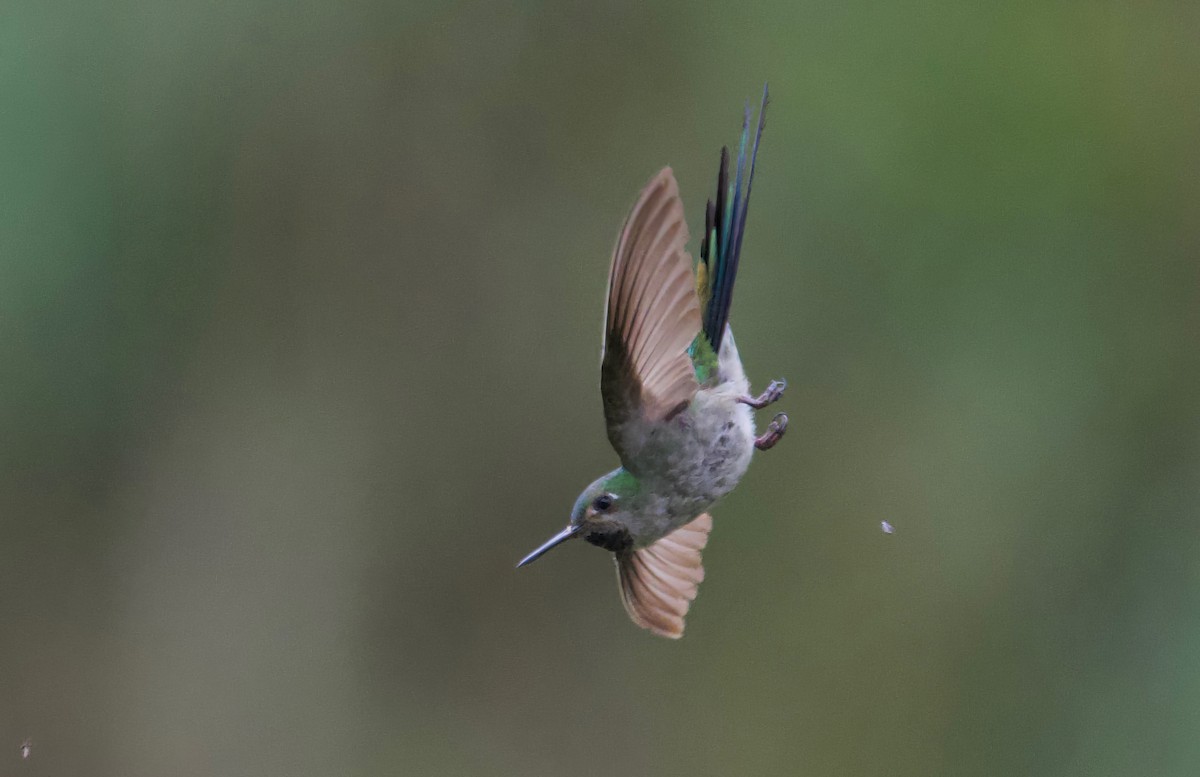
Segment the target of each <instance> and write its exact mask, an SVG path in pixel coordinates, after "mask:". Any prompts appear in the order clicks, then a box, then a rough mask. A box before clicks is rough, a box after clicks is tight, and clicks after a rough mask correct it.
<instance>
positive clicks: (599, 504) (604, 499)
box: [592, 494, 613, 513]
mask: <svg viewBox="0 0 1200 777" xmlns="http://www.w3.org/2000/svg"><path fill="white" fill-rule="evenodd" d="M612 506H613V495H612V494H601V495H600V496H598V497H596V498H595V499H593V500H592V509H593V510H595V511H596V512H598V513H602V512H604V511H605V510H607V509H608V508H610V507H612Z"/></svg>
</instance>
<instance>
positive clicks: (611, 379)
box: [600, 167, 701, 474]
mask: <svg viewBox="0 0 1200 777" xmlns="http://www.w3.org/2000/svg"><path fill="white" fill-rule="evenodd" d="M687 239H688V231H687V224H686V222H685V221H684V217H683V204H682V203H681V202H680V201H679V186H678V184H676V183H675V176H674V175H673V174H672V173H671V168H669V167H666V168H663V169H662V170H661V171H660V172H659V173H658V175H656V176H654V178H653V179H651V181H650V183H649V184H647V185H646V188H645V189H643V190H642V193H641V195H640V196H639V197H638V200H637V203H635V204H634V206H633V210H631V211H630V213H629V217H628V218H627V219H626V220H625V225H624V226H623V227H622V228H621V235H620V237H619V238H618V239H617V247H616V249H615V250H614V251H613V260H612V269H611V270H610V271H609V276H608V311H607V315H606V319H605V326H604V358H603V361H602V363H601V366H600V393H601V395H602V397H603V399H604V418H605V420H606V421H607V423H608V439H609V442H611V443H612V446H613V448H615V449H616V451H617V454H618V455H619V456H620V457H621V463H622V464H623V465H624V466H625V468H626V469H628V470H629V471H631V472H633V473H634V474H637V472H638V469H639V468H638V454H639V452H640V451H641V449H642V446H643V445H644V444H645V441H646V439H647V437H648V436H649V435H650V434H651V433H652V432H653V430H654V428H655V426H656V425H658V424H661V423H662V422H664V421H666V420H667V419H669V418H671V417H673V416H674V415H675V414H676V413H679V412H680V411H681V410H683V409H684V408H686V407H687V406H688V403H690V402H691V400H692V397H693V396H694V395H695V393H696V390H697V389H698V388H699V384H698V383H697V382H696V373H695V370H694V368H693V366H692V359H691V357H690V356H689V354H688V347H689V346H690V345H691V344H692V341H693V340H694V339H695V337H696V334H697V333H698V332H699V331H700V328H701V321H700V303H699V300H698V299H697V298H696V287H695V276H694V275H693V274H692V268H691V260H690V259H689V258H688V255H687V251H686V250H685V248H684V247H685V245H686V244H687Z"/></svg>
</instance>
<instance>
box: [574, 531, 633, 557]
mask: <svg viewBox="0 0 1200 777" xmlns="http://www.w3.org/2000/svg"><path fill="white" fill-rule="evenodd" d="M583 539H584V541H585V542H588V543H590V544H592V545H595V546H596V547H598V548H604V549H605V550H610V551H612V552H613V553H621V552H622V551H626V550H629V549H630V548H632V547H633V537H631V536H630V535H629V532H628V531H626V530H625V529H621V528H607V527H606V528H603V529H592V530H591V531H589V532H588V533H587V534H585V535H583Z"/></svg>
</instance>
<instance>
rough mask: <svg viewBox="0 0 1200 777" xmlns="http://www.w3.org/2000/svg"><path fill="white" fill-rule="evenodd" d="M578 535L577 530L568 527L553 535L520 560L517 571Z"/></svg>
mask: <svg viewBox="0 0 1200 777" xmlns="http://www.w3.org/2000/svg"><path fill="white" fill-rule="evenodd" d="M578 533H579V529H577V528H575V527H574V526H568V527H567V528H565V529H563V530H562V531H560V532H559V533H558V534H555V535H554V536H553V537H551V538H550V539H548V540H546V542H545V543H544V544H543V545H542V546H541V547H540V548H538V549H537V550H535V551H534V552H532V553H530V554H529V555H528V556H526V557H525V558H523V559H521V563H520V564H517V569H520V568H521V567H523V566H525V565H526V564H532V563H533V562H535V561H537V560H538V559H539V558H541V557H542V556H543V555H545V553H546V551H548V550H551V549H552V548H554V547H555V546H556V545H561V544H562V543H564V542H566V541H567V540H569V539H571V538H572V537H574V536H575V535H576V534H578Z"/></svg>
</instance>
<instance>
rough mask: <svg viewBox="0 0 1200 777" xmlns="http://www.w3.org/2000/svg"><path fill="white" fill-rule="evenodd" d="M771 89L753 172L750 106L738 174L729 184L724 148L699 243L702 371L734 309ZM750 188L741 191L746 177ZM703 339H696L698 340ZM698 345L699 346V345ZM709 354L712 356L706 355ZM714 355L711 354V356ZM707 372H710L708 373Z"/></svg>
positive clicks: (697, 353) (697, 354)
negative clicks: (747, 218) (748, 146)
mask: <svg viewBox="0 0 1200 777" xmlns="http://www.w3.org/2000/svg"><path fill="white" fill-rule="evenodd" d="M767 97H768V95H767V87H766V85H765V84H764V85H763V96H762V107H760V108H759V111H758V130H757V132H755V135H754V145H753V146H752V147H751V149H750V164H749V170H747V167H746V146H747V144H748V142H749V139H750V106H749V105H747V106H746V112H745V115H744V118H743V121H742V138H741V142H740V143H739V144H738V160H737V173H736V177H735V178H734V180H733V182H732V183H731V182H730V180H729V149H728V148H722V149H721V166H720V169H719V170H718V171H717V198H716V201H715V202H714V201H713V200H709V201H708V205H707V207H706V208H705V210H704V241H703V242H702V243H701V245H700V261H699V262H698V264H697V267H696V290H697V292H698V293H699V295H700V305H701V310H702V313H701V316H702V319H703V323H704V337H705V339H706V340H707V341H708V342H707V343H705V345H708V346H709V347H708V348H707V349H704V348H701V347H697V346H693V359H694V360H695V361H696V363H697V372H699V371H700V367H701V366H702V365H703V364H704V363H705V362H707V361H708V360H709V359H705V358H703V357H704V356H709V358H710V359H715V355H716V354H717V353H719V352H720V350H721V340H722V338H723V337H724V335H725V325H726V323H728V321H729V308H730V305H731V304H732V302H733V282H734V280H735V279H736V278H737V270H738V262H739V260H740V258H741V253H742V237H743V235H744V234H745V231H746V209H747V208H748V207H749V205H750V187H751V186H752V185H753V184H754V163H755V161H756V160H757V158H758V143H759V140H761V139H762V132H763V122H764V120H765V118H766V113H767ZM743 178H745V181H746V188H745V191H742V179H743ZM698 339H699V338H697V340H698ZM697 345H698V344H697ZM702 352H707V353H702ZM710 354H711V356H710ZM706 371H707V370H706Z"/></svg>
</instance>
